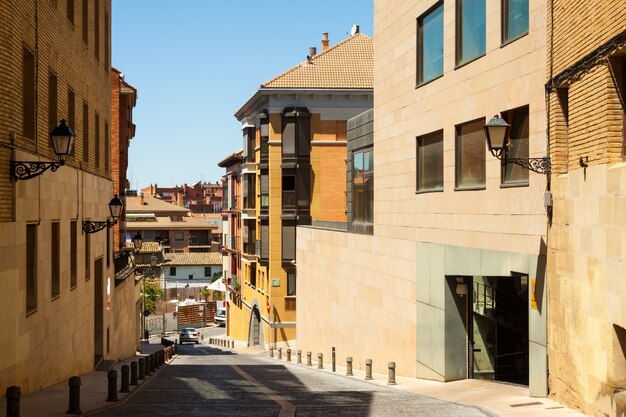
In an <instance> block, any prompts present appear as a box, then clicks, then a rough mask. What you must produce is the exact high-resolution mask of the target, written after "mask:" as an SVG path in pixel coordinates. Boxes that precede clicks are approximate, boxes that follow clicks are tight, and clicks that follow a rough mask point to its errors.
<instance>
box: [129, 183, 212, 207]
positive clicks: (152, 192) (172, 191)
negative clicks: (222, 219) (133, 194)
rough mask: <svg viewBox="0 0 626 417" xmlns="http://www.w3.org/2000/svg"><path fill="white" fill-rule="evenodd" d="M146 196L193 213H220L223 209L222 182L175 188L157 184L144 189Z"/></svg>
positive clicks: (142, 190) (185, 185)
mask: <svg viewBox="0 0 626 417" xmlns="http://www.w3.org/2000/svg"><path fill="white" fill-rule="evenodd" d="M141 192H142V193H143V194H144V195H145V196H151V197H158V198H161V199H163V200H165V201H169V202H170V203H174V204H178V205H181V206H183V207H185V208H187V209H189V210H191V212H192V213H219V212H220V211H221V209H222V196H223V192H222V184H221V182H215V183H211V182H202V181H198V182H197V183H195V184H192V185H187V184H183V185H181V186H178V185H177V186H175V187H159V186H157V184H150V186H148V187H145V188H142V189H141Z"/></svg>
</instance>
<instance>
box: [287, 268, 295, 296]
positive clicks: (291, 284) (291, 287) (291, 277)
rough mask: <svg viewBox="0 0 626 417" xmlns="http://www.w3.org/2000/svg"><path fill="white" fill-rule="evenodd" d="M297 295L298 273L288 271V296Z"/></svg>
mask: <svg viewBox="0 0 626 417" xmlns="http://www.w3.org/2000/svg"><path fill="white" fill-rule="evenodd" d="M295 295H296V273H295V272H288V273H287V296H295Z"/></svg>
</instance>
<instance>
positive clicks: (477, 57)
mask: <svg viewBox="0 0 626 417" xmlns="http://www.w3.org/2000/svg"><path fill="white" fill-rule="evenodd" d="M485 55H487V53H486V52H483V53H482V54H480V55H478V56H475V57H474V58H472V59H470V60H469V61H465V62H463V63H461V64H456V65H455V67H454V70H455V71H456V70H458V69H460V68H462V67H464V66H466V65H468V64H471V63H472V62H474V61H476V60H479V59H480V58H482V57H484V56H485Z"/></svg>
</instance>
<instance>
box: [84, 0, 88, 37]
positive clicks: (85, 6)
mask: <svg viewBox="0 0 626 417" xmlns="http://www.w3.org/2000/svg"><path fill="white" fill-rule="evenodd" d="M83 42H85V44H89V0H83Z"/></svg>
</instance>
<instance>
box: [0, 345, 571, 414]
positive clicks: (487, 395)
mask: <svg viewBox="0 0 626 417" xmlns="http://www.w3.org/2000/svg"><path fill="white" fill-rule="evenodd" d="M159 342H160V339H152V340H151V343H144V344H143V345H142V351H143V352H144V353H147V354H149V353H152V352H154V351H156V350H158V349H161V348H162V345H160V343H159ZM207 342H208V341H207ZM220 349H222V350H225V351H226V350H231V349H226V348H220ZM234 351H235V352H237V353H239V354H243V355H250V356H264V357H267V356H268V352H258V351H256V350H254V349H253V350H250V349H235V350H234ZM284 357H285V355H283V358H284ZM136 358H137V357H134V358H130V359H128V360H127V361H124V362H120V363H117V364H114V365H113V366H112V368H111V369H116V370H118V377H119V375H120V373H121V372H120V368H121V366H122V365H124V364H127V363H129V362H130V361H131V360H135V359H136ZM268 359H269V358H268ZM273 361H275V362H277V363H278V362H280V363H282V364H285V365H286V366H288V367H304V365H297V364H295V355H294V357H293V358H292V362H291V363H287V362H286V361H285V360H280V361H279V360H278V359H276V358H274V359H273ZM165 368H166V367H161V368H160V369H157V370H156V371H155V372H154V373H153V374H152V376H149V377H148V376H147V377H146V380H145V381H140V385H139V386H131V392H130V393H128V394H123V393H118V398H119V402H118V403H110V402H106V397H107V378H106V372H101V371H93V372H90V373H88V374H85V375H81V392H80V397H81V402H80V404H81V410H82V412H83V415H92V414H95V413H96V412H97V411H100V410H103V409H107V408H109V407H111V406H113V405H115V404H119V403H123V402H126V401H127V400H128V399H130V398H131V397H132V396H133V395H134V394H135V393H136V392H138V391H139V389H140V388H142V387H143V386H144V385H146V382H147V381H150V380H152V379H153V378H154V377H155V375H157V374H158V373H160V372H161V371H163V370H164V369H165ZM307 368H308V369H313V368H316V366H313V367H310V368H309V367H307ZM315 371H316V372H321V373H325V372H326V373H331V365H330V364H329V363H325V364H324V369H323V370H318V369H315ZM345 372H346V369H345V367H342V366H337V371H336V374H337V375H341V377H342V378H346V379H358V380H364V377H365V372H364V371H361V370H354V371H353V372H354V376H352V377H347V376H345ZM372 376H373V378H374V379H373V380H371V381H367V382H368V383H371V384H376V385H380V386H387V387H390V388H393V389H397V390H402V391H405V392H408V393H414V394H419V395H424V396H427V397H431V398H435V399H440V400H445V401H448V402H453V403H459V404H464V405H471V406H475V407H477V408H479V409H482V410H484V411H486V412H488V413H489V414H493V415H496V416H501V417H521V416H533V417H582V416H583V415H582V414H580V413H578V412H576V411H573V410H571V409H569V408H567V407H564V406H563V405H561V404H559V403H557V402H555V401H552V400H550V399H547V398H531V397H529V396H528V389H527V388H525V387H521V386H517V385H512V384H503V383H496V382H488V381H481V380H462V381H456V382H448V383H440V382H435V381H426V380H418V379H415V378H406V377H396V382H397V385H391V386H389V385H387V375H385V374H376V373H374V374H373V375H372ZM348 385H349V384H348ZM118 387H119V381H118ZM68 397H69V389H68V385H67V382H64V383H60V384H57V385H54V386H52V387H49V388H46V389H44V390H40V391H37V392H34V393H30V394H27V395H24V396H23V397H22V399H21V404H20V409H21V416H22V417H54V416H66V415H67V414H65V412H66V411H67V408H68ZM0 410H2V411H0V415H4V412H5V410H6V400H5V399H4V398H2V401H0Z"/></svg>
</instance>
